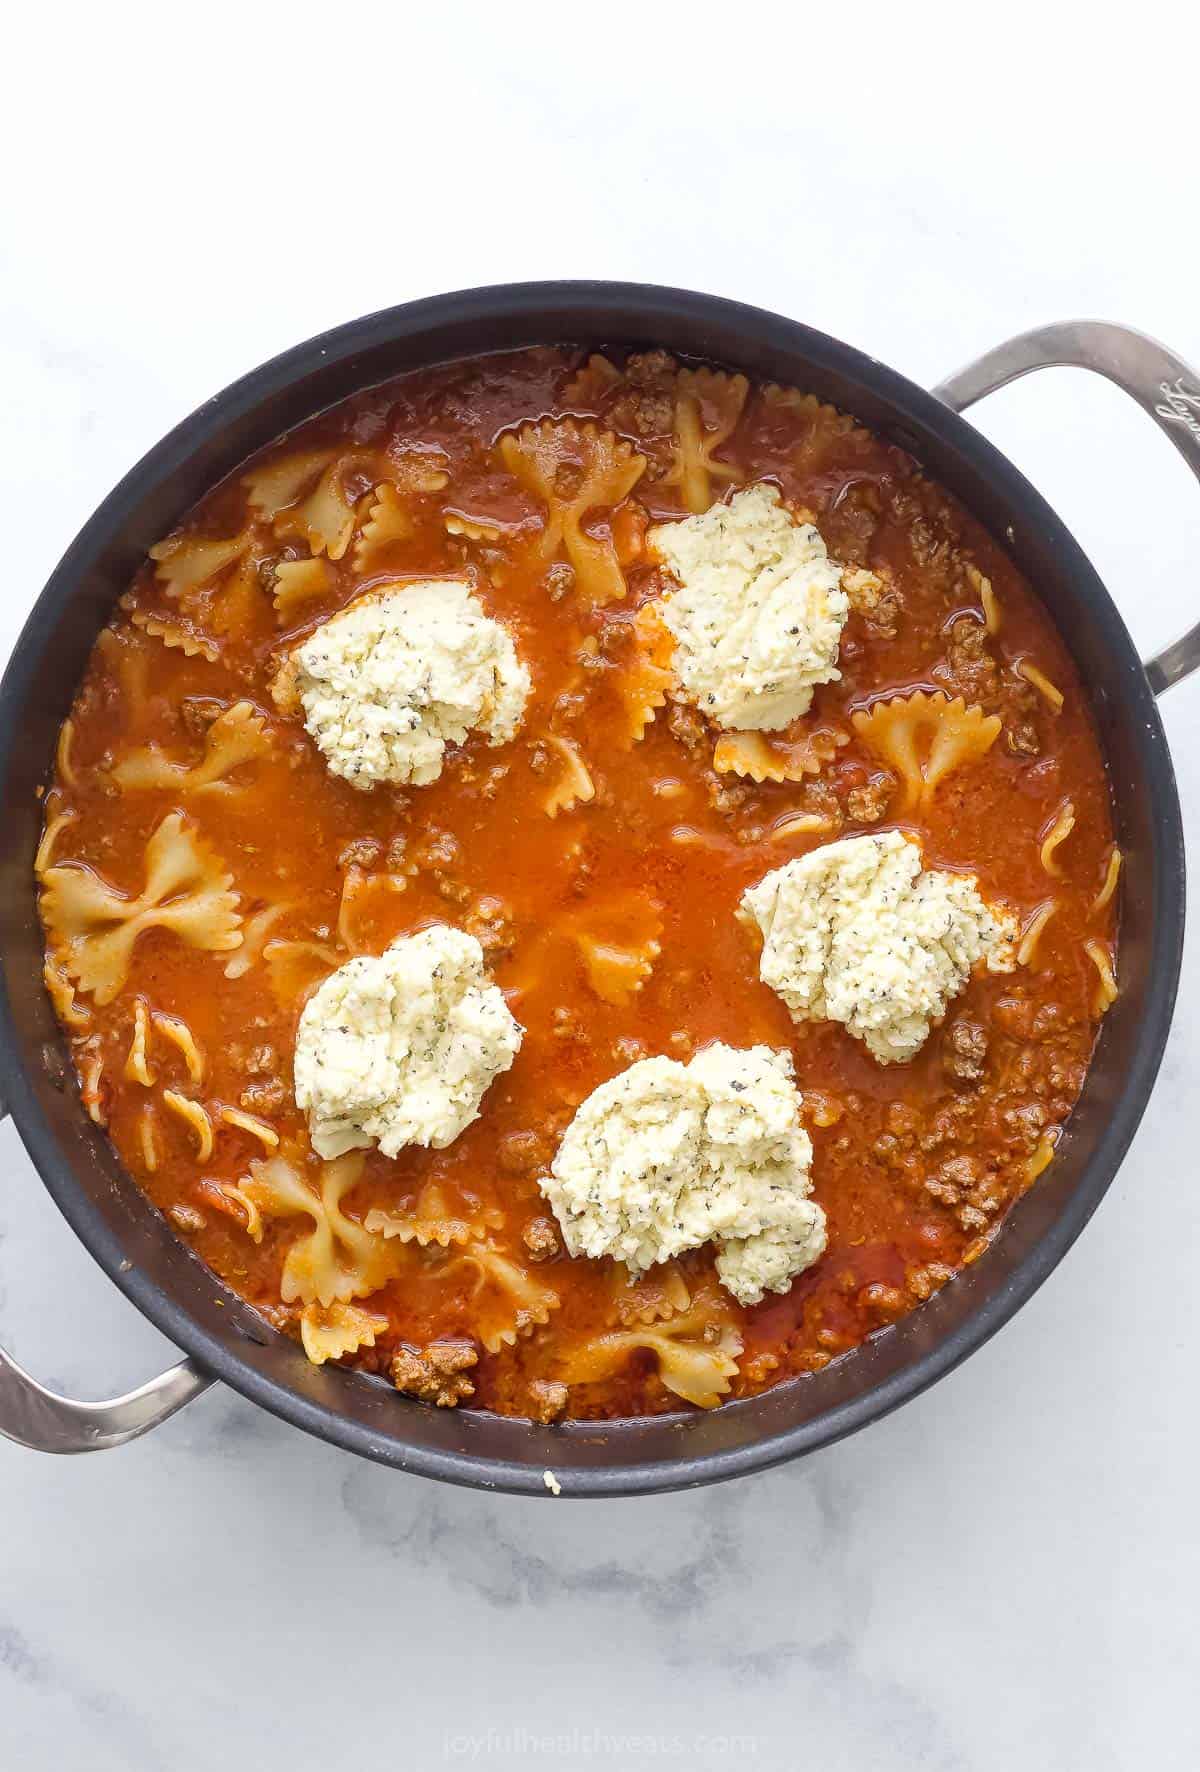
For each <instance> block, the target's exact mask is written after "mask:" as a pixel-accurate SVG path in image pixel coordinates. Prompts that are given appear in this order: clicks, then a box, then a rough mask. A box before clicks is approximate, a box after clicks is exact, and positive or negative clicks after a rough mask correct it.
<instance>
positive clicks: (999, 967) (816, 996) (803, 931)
mask: <svg viewBox="0 0 1200 1772" xmlns="http://www.w3.org/2000/svg"><path fill="white" fill-rule="evenodd" d="M741 914H742V915H743V916H744V917H746V918H748V919H751V920H753V922H754V923H756V924H757V925H758V928H759V930H760V931H761V932H762V937H763V951H762V960H761V963H760V974H761V977H762V979H763V982H764V983H765V984H769V985H770V986H771V988H772V990H774V991H778V993H779V995H780V996H781V997H782V998H783V1000H784V1002H785V1003H786V1004H787V1006H788V1008H789V1009H790V1010H791V1012H792V1016H793V1018H794V1019H795V1020H796V1021H799V1022H803V1021H818V1020H828V1021H840V1022H844V1023H845V1025H846V1027H847V1028H848V1029H849V1030H850V1032H851V1033H852V1034H853V1035H854V1036H855V1037H856V1039H859V1040H862V1041H863V1042H864V1044H865V1045H866V1047H867V1049H868V1050H869V1051H870V1052H871V1053H873V1054H874V1056H875V1057H876V1058H877V1059H878V1060H879V1061H880V1063H881V1064H899V1063H902V1062H904V1061H905V1060H906V1059H910V1058H912V1057H914V1056H915V1054H916V1053H917V1052H918V1051H919V1050H920V1048H921V1046H922V1045H923V1044H924V1042H925V1039H926V1037H927V1036H928V1034H929V1030H930V1028H931V1026H932V1024H933V1023H934V1022H935V1021H939V1020H940V1019H941V1017H942V1016H943V1015H945V1013H946V1009H947V1007H948V1005H949V1003H950V1000H951V998H953V997H956V996H957V995H958V993H959V992H960V991H961V990H962V989H963V987H964V986H965V984H966V983H967V980H968V978H969V977H970V975H971V969H972V967H973V966H975V965H976V964H977V963H978V962H979V961H981V960H982V961H986V963H987V966H988V969H989V970H990V971H992V972H1009V971H1011V970H1012V967H1013V964H1014V956H1013V949H1012V943H1013V939H1014V937H1015V935H1016V924H1015V921H1014V919H1013V917H1012V916H1011V914H1010V913H1009V912H1008V911H1005V910H1002V909H999V908H997V907H996V906H994V905H989V904H987V903H986V902H985V900H984V899H983V898H982V897H981V896H980V893H979V889H978V887H977V885H976V882H975V879H974V877H973V876H972V875H970V874H951V873H945V872H942V871H941V870H939V869H936V868H931V869H928V870H926V869H924V868H923V867H922V865H921V850H920V848H919V847H918V845H917V844H916V843H913V842H910V841H909V840H908V839H907V838H906V837H904V836H903V835H902V834H901V833H900V832H899V831H885V832H882V833H881V834H879V835H874V836H866V837H848V838H846V839H845V841H843V842H840V843H828V844H826V845H825V846H824V847H823V848H821V849H814V850H813V851H812V853H811V854H809V855H805V856H802V857H800V859H799V860H797V861H790V862H788V863H787V865H786V867H781V868H776V869H775V870H774V872H773V873H770V874H767V875H766V877H765V878H764V879H762V880H760V881H759V883H758V885H757V886H752V887H751V888H750V890H749V891H748V892H746V893H744V894H743V896H742V901H741Z"/></svg>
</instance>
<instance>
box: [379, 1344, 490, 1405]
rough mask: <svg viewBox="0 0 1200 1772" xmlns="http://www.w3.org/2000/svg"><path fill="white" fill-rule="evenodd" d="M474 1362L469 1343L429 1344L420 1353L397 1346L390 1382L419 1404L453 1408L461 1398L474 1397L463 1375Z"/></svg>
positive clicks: (417, 1350)
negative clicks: (414, 1398)
mask: <svg viewBox="0 0 1200 1772" xmlns="http://www.w3.org/2000/svg"><path fill="white" fill-rule="evenodd" d="M478 1363H479V1354H478V1352H477V1350H476V1348H475V1346H474V1345H473V1343H471V1342H469V1341H431V1342H430V1343H429V1346H428V1347H427V1348H426V1349H425V1351H424V1353H422V1352H420V1350H419V1349H417V1348H415V1347H401V1348H398V1349H397V1351H396V1352H395V1354H393V1356H392V1383H393V1384H394V1385H395V1387H396V1389H397V1390H398V1391H404V1392H406V1393H407V1395H408V1396H410V1397H417V1398H419V1399H420V1401H421V1402H422V1403H435V1404H436V1405H437V1407H438V1408H439V1409H453V1408H454V1406H455V1404H456V1403H460V1402H461V1401H462V1400H463V1398H464V1397H473V1396H474V1395H475V1386H474V1385H473V1384H472V1383H471V1380H470V1379H469V1378H468V1377H467V1373H468V1371H469V1370H470V1368H471V1367H472V1366H476V1365H478Z"/></svg>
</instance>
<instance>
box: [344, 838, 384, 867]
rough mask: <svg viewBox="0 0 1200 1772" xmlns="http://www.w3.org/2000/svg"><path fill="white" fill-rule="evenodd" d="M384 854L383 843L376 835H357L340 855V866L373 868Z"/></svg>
mask: <svg viewBox="0 0 1200 1772" xmlns="http://www.w3.org/2000/svg"><path fill="white" fill-rule="evenodd" d="M382 854H383V844H382V843H381V842H379V840H378V838H376V837H355V838H354V840H353V842H350V843H347V844H346V847H345V848H344V849H343V850H342V851H341V853H340V854H339V856H338V866H339V867H340V868H351V867H354V868H373V867H374V866H375V863H376V862H377V861H378V860H379V857H380V856H381V855H382Z"/></svg>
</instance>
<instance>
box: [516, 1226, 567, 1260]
mask: <svg viewBox="0 0 1200 1772" xmlns="http://www.w3.org/2000/svg"><path fill="white" fill-rule="evenodd" d="M521 1241H522V1242H523V1243H524V1245H525V1252H526V1254H527V1255H528V1256H529V1259H530V1261H553V1260H554V1257H555V1256H556V1255H558V1254H560V1253H561V1250H562V1244H561V1243H560V1241H559V1236H558V1226H557V1225H556V1224H555V1222H554V1220H553V1219H552V1218H531V1219H530V1220H529V1223H528V1224H527V1225H526V1226H525V1229H524V1230H523V1231H522V1232H521Z"/></svg>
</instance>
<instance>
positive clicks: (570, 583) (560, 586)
mask: <svg viewBox="0 0 1200 1772" xmlns="http://www.w3.org/2000/svg"><path fill="white" fill-rule="evenodd" d="M543 582H544V583H545V586H546V595H547V596H548V597H549V598H550V601H551V602H552V603H561V601H562V599H563V598H564V597H565V596H566V595H567V593H568V591H572V590H574V588H575V568H574V567H573V566H568V564H567V562H566V561H565V560H560V561H558V562H557V563H556V564H555V565H553V566H548V567H547V568H546V576H545V579H544V581H543Z"/></svg>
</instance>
